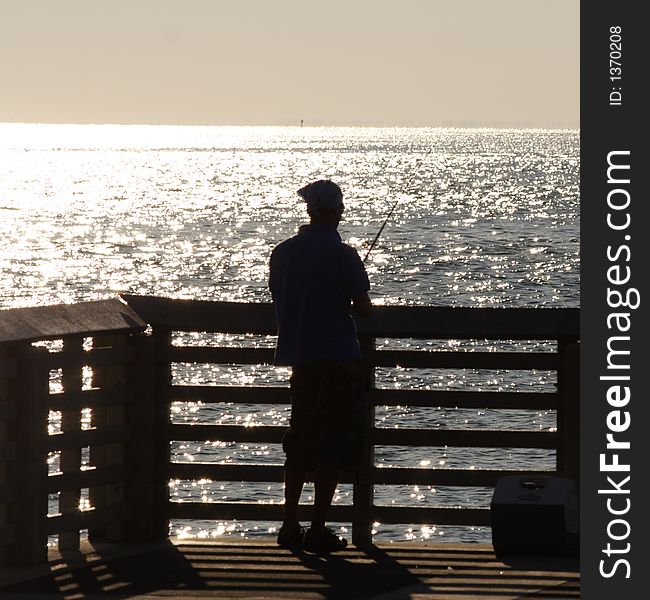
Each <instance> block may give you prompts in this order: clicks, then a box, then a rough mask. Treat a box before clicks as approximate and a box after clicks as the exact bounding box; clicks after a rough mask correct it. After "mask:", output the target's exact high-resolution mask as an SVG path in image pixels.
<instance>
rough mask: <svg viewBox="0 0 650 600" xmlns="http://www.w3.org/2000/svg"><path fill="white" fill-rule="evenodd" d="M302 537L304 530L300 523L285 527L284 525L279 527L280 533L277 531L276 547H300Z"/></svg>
mask: <svg viewBox="0 0 650 600" xmlns="http://www.w3.org/2000/svg"><path fill="white" fill-rule="evenodd" d="M304 537H305V529H304V527H302V526H301V525H300V523H296V524H293V525H287V524H286V523H285V524H283V525H282V527H280V531H278V546H282V547H283V548H293V547H294V546H300V545H301V544H302V540H303V538H304Z"/></svg>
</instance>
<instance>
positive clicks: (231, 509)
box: [169, 502, 352, 522]
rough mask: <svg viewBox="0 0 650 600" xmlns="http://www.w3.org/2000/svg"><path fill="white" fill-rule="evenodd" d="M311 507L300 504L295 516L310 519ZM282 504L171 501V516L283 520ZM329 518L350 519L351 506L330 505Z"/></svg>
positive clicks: (202, 518) (209, 518) (345, 520)
mask: <svg viewBox="0 0 650 600" xmlns="http://www.w3.org/2000/svg"><path fill="white" fill-rule="evenodd" d="M311 512H312V507H311V506H310V505H304V504H301V505H300V506H299V507H298V517H299V518H300V519H301V520H305V521H306V520H309V519H310V518H311ZM283 513H284V506H283V505H282V504H257V503H252V502H170V503H169V516H170V518H172V519H201V520H231V519H237V520H242V521H282V518H283ZM328 520H329V521H343V522H351V521H352V506H349V505H348V506H341V505H336V504H335V505H333V506H332V507H331V508H330V510H329V512H328Z"/></svg>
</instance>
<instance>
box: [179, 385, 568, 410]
mask: <svg viewBox="0 0 650 600" xmlns="http://www.w3.org/2000/svg"><path fill="white" fill-rule="evenodd" d="M171 399H172V401H173V402H205V403H212V402H215V403H216V402H224V403H225V402H232V403H234V404H244V403H247V404H290V403H291V398H290V396H289V388H288V387H254V386H217V385H215V386H212V385H185V386H181V385H175V386H172V388H171ZM368 399H369V400H370V402H372V404H373V405H374V406H429V407H434V408H438V407H440V408H478V409H481V408H495V409H496V408H501V409H521V410H544V409H557V408H558V407H559V402H560V401H559V394H557V393H556V392H466V391H447V390H444V391H438V390H411V389H397V390H395V389H371V390H370V391H369V392H368Z"/></svg>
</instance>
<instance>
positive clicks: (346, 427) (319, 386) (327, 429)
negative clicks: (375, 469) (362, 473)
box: [282, 360, 368, 469]
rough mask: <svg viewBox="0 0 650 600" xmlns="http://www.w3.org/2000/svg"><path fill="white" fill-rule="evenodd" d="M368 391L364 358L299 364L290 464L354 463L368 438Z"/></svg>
mask: <svg viewBox="0 0 650 600" xmlns="http://www.w3.org/2000/svg"><path fill="white" fill-rule="evenodd" d="M367 389H368V386H367V380H366V373H365V370H364V368H363V365H362V363H361V361H356V360H351V361H328V362H321V363H314V364H311V365H306V366H299V367H294V368H293V374H292V376H291V422H290V428H289V430H288V431H287V432H286V434H285V436H284V439H283V440H282V446H283V448H284V451H285V453H286V455H287V461H286V464H287V465H296V466H301V467H304V468H308V469H313V468H315V467H317V466H334V467H339V468H352V467H354V466H355V464H356V463H357V462H358V461H359V458H360V457H361V454H362V453H363V450H364V448H365V447H366V444H367V442H368V425H367V423H368V403H367V399H366V392H367Z"/></svg>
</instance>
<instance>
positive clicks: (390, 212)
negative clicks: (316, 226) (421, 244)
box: [363, 146, 433, 263]
mask: <svg viewBox="0 0 650 600" xmlns="http://www.w3.org/2000/svg"><path fill="white" fill-rule="evenodd" d="M432 150H433V146H432V147H431V148H429V150H427V153H426V154H425V155H424V156H423V157H421V158H418V159H417V160H416V161H415V165H413V171H412V172H411V175H410V177H409V178H408V179H407V180H406V184H405V185H404V187H405V188H408V186H409V184H410V183H411V181H412V180H413V177H415V175H416V174H417V172H418V166H419V165H420V164H421V163H422V162H423V161H424V159H425V158H426V157H427V156H429V154H431V152H432ZM399 201H400V197H399V196H398V197H397V199H396V200H395V202H393V206H391V209H390V211H388V215H387V216H386V218H385V219H384V222H383V223H382V224H381V227H380V228H379V231H378V232H377V235H376V236H375V239H374V240H372V244H370V248H368V252H366V256H365V257H364V259H363V262H364V263H365V262H366V261H367V260H368V257H369V256H370V253H371V252H372V249H373V248H374V247H375V244H376V243H377V240H378V239H379V237H380V236H381V234H382V231H384V227H386V223H388V221H389V220H390V218H391V217H392V215H393V211H394V210H395V208H396V207H397V205H398V204H399Z"/></svg>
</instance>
